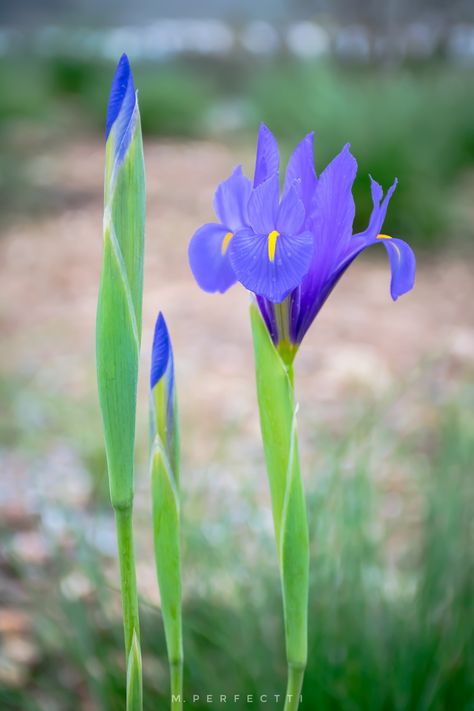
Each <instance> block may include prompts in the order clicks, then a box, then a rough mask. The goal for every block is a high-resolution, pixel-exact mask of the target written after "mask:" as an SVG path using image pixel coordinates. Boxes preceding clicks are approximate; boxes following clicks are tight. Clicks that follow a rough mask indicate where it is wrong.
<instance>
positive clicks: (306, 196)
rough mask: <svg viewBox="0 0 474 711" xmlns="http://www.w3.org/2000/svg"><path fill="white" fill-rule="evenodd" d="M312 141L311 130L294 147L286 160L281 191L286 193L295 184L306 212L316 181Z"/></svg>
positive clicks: (312, 133) (312, 132) (308, 209)
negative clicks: (283, 185)
mask: <svg viewBox="0 0 474 711" xmlns="http://www.w3.org/2000/svg"><path fill="white" fill-rule="evenodd" d="M313 142H314V131H311V133H308V135H307V136H305V138H303V140H302V141H301V143H300V144H299V145H298V146H297V147H296V148H295V150H294V152H293V154H292V156H291V157H290V160H289V161H288V167H287V169H286V176H285V187H284V191H283V192H284V193H286V192H288V190H290V189H291V187H292V186H293V185H295V187H296V192H297V193H298V197H299V198H300V199H301V200H302V201H303V205H304V207H305V210H306V211H307V212H308V214H309V211H310V207H311V203H312V200H313V197H314V191H315V190H316V185H317V182H318V179H317V177H316V171H315V169H314V152H313V150H314V149H313ZM295 181H296V183H295Z"/></svg>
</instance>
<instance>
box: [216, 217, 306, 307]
mask: <svg viewBox="0 0 474 711" xmlns="http://www.w3.org/2000/svg"><path fill="white" fill-rule="evenodd" d="M312 254H313V235H312V234H311V233H310V232H303V233H301V234H299V235H296V236H294V237H290V236H288V235H279V236H278V238H277V242H276V249H275V254H274V259H273V260H271V259H270V258H269V250H268V235H267V234H255V233H253V232H252V230H241V231H240V232H237V233H236V234H235V235H234V237H233V239H232V241H231V244H230V248H229V256H230V261H231V264H232V267H233V269H234V272H235V275H236V277H237V279H238V280H239V281H240V282H241V283H242V284H243V285H244V286H245V287H246V288H247V289H249V291H252V292H253V293H254V294H256V295H257V296H264V297H266V298H267V299H268V300H269V301H272V302H274V303H280V302H281V301H283V299H284V298H285V296H287V295H288V294H289V293H290V291H291V290H292V289H294V288H295V287H296V286H298V284H299V283H300V282H301V280H302V279H303V277H304V275H305V274H306V272H307V271H308V269H309V265H310V263H311V258H312Z"/></svg>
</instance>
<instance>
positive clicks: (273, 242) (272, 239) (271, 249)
mask: <svg viewBox="0 0 474 711" xmlns="http://www.w3.org/2000/svg"><path fill="white" fill-rule="evenodd" d="M279 236H280V233H279V232H278V231H277V230H272V231H271V232H270V233H269V235H268V259H269V260H270V261H271V262H274V261H275V252H276V246H277V239H278V237H279Z"/></svg>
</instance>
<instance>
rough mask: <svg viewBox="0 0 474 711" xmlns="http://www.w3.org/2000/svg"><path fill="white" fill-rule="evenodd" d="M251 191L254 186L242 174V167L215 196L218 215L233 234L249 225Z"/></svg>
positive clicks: (236, 170)
mask: <svg viewBox="0 0 474 711" xmlns="http://www.w3.org/2000/svg"><path fill="white" fill-rule="evenodd" d="M251 191H252V184H251V182H250V180H249V179H248V178H246V177H245V175H244V174H243V173H242V166H240V165H239V166H238V167H237V168H235V170H234V172H233V173H232V175H231V176H230V177H229V178H227V180H224V182H222V183H221V184H220V185H219V187H218V188H217V190H216V194H215V196H214V209H215V211H216V215H217V217H218V218H219V220H220V221H221V222H222V224H223V225H224V226H225V227H228V229H229V230H231V231H232V232H236V231H237V230H241V229H242V228H243V227H247V226H248V224H249V221H248V211H247V205H248V201H249V197H250V193H251Z"/></svg>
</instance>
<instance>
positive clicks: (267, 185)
mask: <svg viewBox="0 0 474 711" xmlns="http://www.w3.org/2000/svg"><path fill="white" fill-rule="evenodd" d="M279 199H280V184H279V182H278V175H277V174H276V173H274V174H273V175H272V176H271V177H270V178H268V180H265V181H264V182H263V183H261V184H260V185H259V186H258V187H257V188H255V189H254V190H252V192H251V194H250V198H249V203H248V216H249V222H250V225H251V227H252V229H253V231H254V232H255V233H256V234H264V233H265V234H268V233H269V232H271V231H272V230H274V229H275V224H276V219H277V214H278V203H279Z"/></svg>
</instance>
